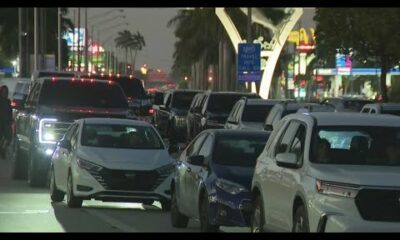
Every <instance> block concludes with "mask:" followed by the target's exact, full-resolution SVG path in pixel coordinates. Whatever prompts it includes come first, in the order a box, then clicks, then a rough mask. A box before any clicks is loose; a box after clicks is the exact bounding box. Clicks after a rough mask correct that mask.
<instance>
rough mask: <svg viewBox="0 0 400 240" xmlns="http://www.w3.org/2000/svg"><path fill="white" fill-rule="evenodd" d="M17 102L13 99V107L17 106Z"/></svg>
mask: <svg viewBox="0 0 400 240" xmlns="http://www.w3.org/2000/svg"><path fill="white" fill-rule="evenodd" d="M17 105H18V104H17V102H16V101H15V100H12V102H11V107H12V108H16V107H17Z"/></svg>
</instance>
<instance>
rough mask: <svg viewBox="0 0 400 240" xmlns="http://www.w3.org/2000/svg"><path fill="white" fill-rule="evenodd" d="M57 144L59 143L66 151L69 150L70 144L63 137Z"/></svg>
mask: <svg viewBox="0 0 400 240" xmlns="http://www.w3.org/2000/svg"><path fill="white" fill-rule="evenodd" d="M59 145H60V147H62V148H65V149H67V150H68V151H71V148H72V146H71V142H70V141H68V140H66V139H63V140H61V142H60V144H59Z"/></svg>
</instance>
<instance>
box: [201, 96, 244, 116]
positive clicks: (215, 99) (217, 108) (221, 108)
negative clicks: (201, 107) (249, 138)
mask: <svg viewBox="0 0 400 240" xmlns="http://www.w3.org/2000/svg"><path fill="white" fill-rule="evenodd" d="M244 96H246V95H239V94H211V95H210V100H209V101H208V106H207V110H208V111H210V112H213V113H225V114H229V112H230V111H231V110H232V108H233V105H235V103H236V102H237V101H238V100H239V99H241V98H242V97H244Z"/></svg>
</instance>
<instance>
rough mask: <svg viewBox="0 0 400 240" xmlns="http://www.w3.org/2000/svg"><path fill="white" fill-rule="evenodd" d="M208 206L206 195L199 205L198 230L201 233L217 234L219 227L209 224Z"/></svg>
mask: <svg viewBox="0 0 400 240" xmlns="http://www.w3.org/2000/svg"><path fill="white" fill-rule="evenodd" d="M208 205H209V204H208V198H207V194H204V197H203V199H202V200H201V204H200V214H199V215H200V230H201V231H202V232H218V230H219V226H218V225H212V224H211V223H210V219H209V206H208Z"/></svg>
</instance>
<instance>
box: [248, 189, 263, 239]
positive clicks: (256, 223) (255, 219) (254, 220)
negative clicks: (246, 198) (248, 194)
mask: <svg viewBox="0 0 400 240" xmlns="http://www.w3.org/2000/svg"><path fill="white" fill-rule="evenodd" d="M264 221H265V220H264V207H263V204H262V200H261V197H260V196H257V197H256V199H255V200H254V203H253V212H252V214H251V223H250V225H251V232H252V233H259V232H264V229H263V226H264Z"/></svg>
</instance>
